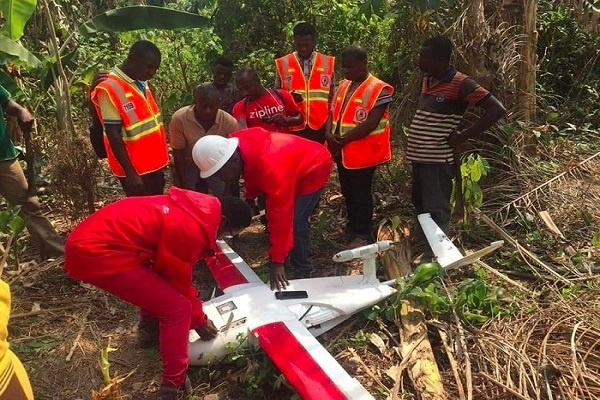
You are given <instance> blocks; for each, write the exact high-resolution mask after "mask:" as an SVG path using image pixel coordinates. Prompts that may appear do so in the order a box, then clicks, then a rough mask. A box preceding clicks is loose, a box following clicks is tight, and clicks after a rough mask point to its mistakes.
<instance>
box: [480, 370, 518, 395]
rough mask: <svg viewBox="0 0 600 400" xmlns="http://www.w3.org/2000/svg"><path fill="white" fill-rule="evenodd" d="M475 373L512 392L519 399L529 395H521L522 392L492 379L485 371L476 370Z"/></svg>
mask: <svg viewBox="0 0 600 400" xmlns="http://www.w3.org/2000/svg"><path fill="white" fill-rule="evenodd" d="M477 375H479V376H482V377H484V378H485V379H487V380H488V381H490V382H492V383H493V384H494V385H496V386H498V387H500V388H502V389H504V390H506V391H507V392H509V393H510V394H512V395H513V396H515V397H518V398H519V399H523V400H529V397H525V396H523V395H522V394H520V393H519V392H517V391H516V390H513V389H511V388H510V387H508V386H506V385H505V384H504V383H502V382H500V381H498V380H496V379H494V378H493V377H491V376H490V375H488V374H486V373H485V372H477Z"/></svg>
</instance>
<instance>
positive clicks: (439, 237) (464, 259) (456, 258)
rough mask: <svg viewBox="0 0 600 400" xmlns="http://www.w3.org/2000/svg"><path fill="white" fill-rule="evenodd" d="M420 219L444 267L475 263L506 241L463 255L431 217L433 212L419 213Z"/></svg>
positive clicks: (438, 259) (434, 252)
mask: <svg viewBox="0 0 600 400" xmlns="http://www.w3.org/2000/svg"><path fill="white" fill-rule="evenodd" d="M418 219H419V223H420V224H421V227H422V228H423V233H424V234H425V237H426V238H427V242H428V243H429V247H431V251H433V254H434V255H435V256H436V258H437V262H438V263H439V264H440V265H441V266H442V268H455V267H462V266H464V265H469V264H473V263H474V262H476V261H478V260H479V259H480V258H481V257H484V256H486V255H488V254H490V253H492V252H494V251H496V250H497V249H498V248H500V247H501V246H502V245H503V244H504V241H502V240H499V241H497V242H493V243H492V244H490V245H489V246H488V247H486V248H483V249H481V250H478V251H476V252H474V253H472V254H469V255H467V256H463V255H462V253H461V252H460V251H459V250H458V249H457V248H456V246H455V245H454V243H452V241H451V240H450V239H449V238H448V236H446V234H445V233H444V231H442V229H441V228H440V227H439V226H438V224H436V223H435V221H434V220H433V218H431V214H429V213H426V214H419V216H418Z"/></svg>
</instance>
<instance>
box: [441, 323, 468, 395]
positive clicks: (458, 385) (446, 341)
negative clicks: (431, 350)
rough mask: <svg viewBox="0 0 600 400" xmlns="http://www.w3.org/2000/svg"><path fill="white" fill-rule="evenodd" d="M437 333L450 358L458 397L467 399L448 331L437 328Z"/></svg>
mask: <svg viewBox="0 0 600 400" xmlns="http://www.w3.org/2000/svg"><path fill="white" fill-rule="evenodd" d="M436 328H437V331H438V333H439V335H440V338H441V339H442V344H443V345H444V350H446V356H448V361H449V362H450V368H452V374H453V375H454V380H455V381H456V389H457V390H458V396H459V398H460V400H464V399H465V398H466V397H465V388H464V386H463V384H462V380H461V379H460V374H459V373H458V363H457V362H456V358H454V353H453V352H452V349H451V348H450V340H449V339H448V335H447V334H446V331H444V330H443V329H442V328H440V327H437V326H436Z"/></svg>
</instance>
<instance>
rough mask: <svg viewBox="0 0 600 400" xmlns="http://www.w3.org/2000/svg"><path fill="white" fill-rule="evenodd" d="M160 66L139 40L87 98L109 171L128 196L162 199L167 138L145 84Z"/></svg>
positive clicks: (146, 43) (156, 51)
mask: <svg viewBox="0 0 600 400" xmlns="http://www.w3.org/2000/svg"><path fill="white" fill-rule="evenodd" d="M160 61H161V54H160V50H159V49H158V48H157V47H156V45H154V44H153V43H152V42H149V41H147V40H140V41H138V42H136V43H134V44H133V46H131V48H130V49H129V54H128V55H127V58H126V59H125V61H124V62H123V63H122V64H121V65H120V66H117V67H115V68H113V69H112V70H111V71H110V73H109V74H108V75H106V76H105V77H103V78H102V79H103V80H102V81H101V82H100V83H98V85H97V86H96V87H95V88H94V90H93V91H92V94H91V98H92V102H93V104H94V106H95V108H96V112H97V113H98V115H99V116H100V119H101V120H102V125H103V127H104V146H105V147H106V153H107V158H108V165H109V167H110V169H111V171H112V172H113V174H114V175H116V176H117V177H118V178H119V180H120V181H121V185H122V186H123V190H124V191H125V194H126V195H127V196H144V195H146V196H148V195H156V194H162V192H163V189H164V186H165V178H164V175H163V168H164V167H165V166H166V165H167V164H168V162H169V155H168V151H167V142H166V132H165V128H164V126H163V120H162V115H161V113H160V109H159V108H158V105H157V104H156V100H155V99H154V96H153V95H152V92H151V91H150V89H149V88H148V83H147V81H148V80H149V79H151V78H152V77H153V76H154V74H155V73H156V70H157V69H158V67H159V66H160Z"/></svg>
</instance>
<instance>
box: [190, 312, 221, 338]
mask: <svg viewBox="0 0 600 400" xmlns="http://www.w3.org/2000/svg"><path fill="white" fill-rule="evenodd" d="M195 331H196V333H197V334H198V336H200V340H203V341H205V342H206V341H208V340H212V339H214V338H215V337H216V336H217V335H218V334H219V330H218V329H217V327H216V326H215V324H213V322H212V321H211V320H210V319H208V318H206V324H204V325H202V326H199V327H197V328H196V329H195Z"/></svg>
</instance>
